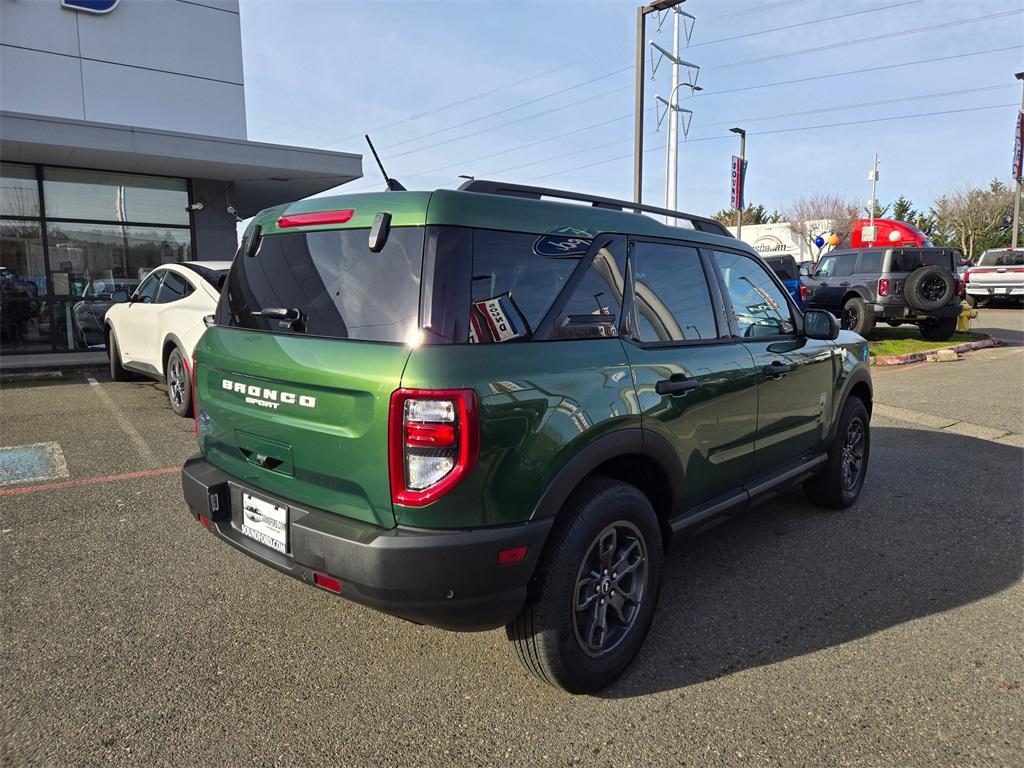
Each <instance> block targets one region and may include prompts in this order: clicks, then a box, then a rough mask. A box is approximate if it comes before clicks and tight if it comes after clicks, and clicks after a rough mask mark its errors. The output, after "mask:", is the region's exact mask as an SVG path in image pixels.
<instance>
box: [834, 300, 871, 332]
mask: <svg viewBox="0 0 1024 768" xmlns="http://www.w3.org/2000/svg"><path fill="white" fill-rule="evenodd" d="M842 317H843V323H842V325H843V328H845V329H846V330H848V331H853V332H854V333H856V334H859V335H860V336H865V337H866V336H867V335H868V334H869V333H871V332H872V331H873V330H875V313H874V312H873V311H872V310H871V308H870V307H868V303H867V302H866V301H864V299H862V298H861V297H860V296H852V297H850V298H849V299H847V300H846V303H845V304H843V316H842Z"/></svg>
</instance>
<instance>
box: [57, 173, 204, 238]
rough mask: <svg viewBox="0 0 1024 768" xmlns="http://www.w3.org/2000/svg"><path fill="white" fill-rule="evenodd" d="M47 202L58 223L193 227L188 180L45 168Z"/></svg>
mask: <svg viewBox="0 0 1024 768" xmlns="http://www.w3.org/2000/svg"><path fill="white" fill-rule="evenodd" d="M43 200H44V202H45V203H46V215H47V217H48V218H54V219H92V220H94V221H145V222H153V223H159V224H179V225H183V226H185V225H188V223H189V219H188V211H186V210H185V207H186V206H187V205H188V187H187V186H186V183H185V180H184V179H167V178H162V177H160V176H139V175H135V174H128V173H105V172H102V171H83V170H77V169H74V168H45V169H44V170H43Z"/></svg>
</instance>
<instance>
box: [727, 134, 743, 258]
mask: <svg viewBox="0 0 1024 768" xmlns="http://www.w3.org/2000/svg"><path fill="white" fill-rule="evenodd" d="M729 133H736V134H739V137H740V173H743V163H744V162H745V161H746V159H747V132H746V131H745V130H743V129H742V128H730V129H729ZM742 233H743V209H741V208H737V209H736V239H737V240H739V239H740V235H741V234H742Z"/></svg>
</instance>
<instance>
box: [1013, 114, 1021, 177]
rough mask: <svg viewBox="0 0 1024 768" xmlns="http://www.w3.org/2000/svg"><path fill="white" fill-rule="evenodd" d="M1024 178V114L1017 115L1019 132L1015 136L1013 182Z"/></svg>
mask: <svg viewBox="0 0 1024 768" xmlns="http://www.w3.org/2000/svg"><path fill="white" fill-rule="evenodd" d="M1022 178H1024V112H1018V113H1017V130H1016V131H1015V132H1014V136H1013V180H1014V181H1020V180H1021V179H1022Z"/></svg>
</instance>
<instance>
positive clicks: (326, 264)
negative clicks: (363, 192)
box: [218, 227, 423, 342]
mask: <svg viewBox="0 0 1024 768" xmlns="http://www.w3.org/2000/svg"><path fill="white" fill-rule="evenodd" d="M368 235H369V230H366V229H347V230H324V231H319V232H296V233H289V234H284V235H268V236H265V237H263V238H262V239H261V240H260V244H259V248H258V250H257V251H256V254H255V255H254V256H245V255H241V254H240V255H239V256H238V257H236V259H235V261H234V263H233V264H232V267H231V271H230V272H229V273H228V278H227V281H226V286H225V291H224V293H223V294H222V297H221V302H220V307H219V311H218V312H219V316H218V324H221V325H227V326H232V327H235V328H248V329H251V330H257V331H272V332H274V333H294V334H307V335H310V336H327V337H331V338H337V339H353V340H357V341H383V342H405V341H408V340H409V339H410V337H411V334H413V333H414V332H415V330H416V326H417V320H418V313H419V295H420V271H421V268H422V261H423V229H422V228H420V227H399V228H395V229H393V230H392V231H391V234H390V236H389V237H388V240H387V244H386V245H385V246H384V249H383V250H382V251H381V252H380V253H372V252H371V251H370V248H369V244H368Z"/></svg>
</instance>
